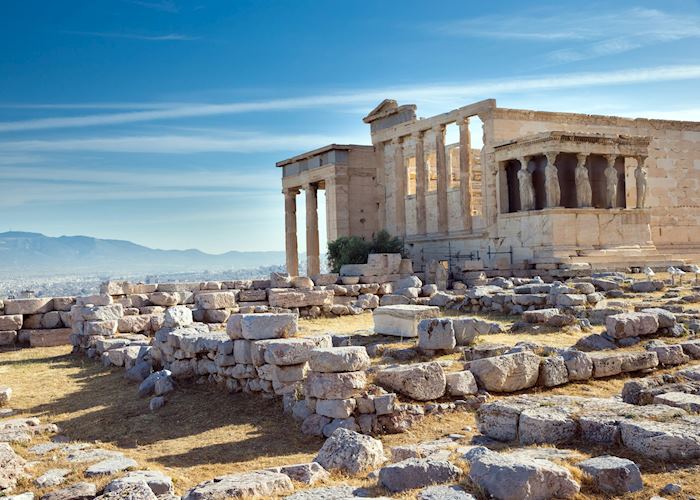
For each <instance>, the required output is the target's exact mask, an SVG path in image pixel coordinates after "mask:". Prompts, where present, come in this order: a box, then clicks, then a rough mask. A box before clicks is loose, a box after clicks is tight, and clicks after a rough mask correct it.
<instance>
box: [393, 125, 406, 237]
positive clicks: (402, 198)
mask: <svg viewBox="0 0 700 500" xmlns="http://www.w3.org/2000/svg"><path fill="white" fill-rule="evenodd" d="M392 144H393V145H394V181H395V182H396V189H395V190H394V193H395V194H394V201H395V202H396V205H395V218H396V236H399V237H402V236H405V235H406V185H407V182H406V163H405V162H404V156H403V140H402V138H401V137H399V138H397V139H394V140H393V141H392Z"/></svg>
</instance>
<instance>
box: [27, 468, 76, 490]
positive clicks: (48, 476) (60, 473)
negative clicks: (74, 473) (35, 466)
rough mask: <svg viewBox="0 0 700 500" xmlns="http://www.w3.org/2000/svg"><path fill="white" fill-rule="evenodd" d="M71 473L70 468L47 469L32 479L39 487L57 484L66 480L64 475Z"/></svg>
mask: <svg viewBox="0 0 700 500" xmlns="http://www.w3.org/2000/svg"><path fill="white" fill-rule="evenodd" d="M70 473H71V470H70V469H49V470H47V471H46V472H44V473H43V474H42V475H41V476H39V477H37V478H36V479H35V480H34V484H36V485H37V486H38V487H39V488H48V487H50V486H58V485H59V484H62V483H63V482H64V481H65V480H66V476H67V475H68V474H70Z"/></svg>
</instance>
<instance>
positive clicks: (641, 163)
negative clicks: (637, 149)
mask: <svg viewBox="0 0 700 500" xmlns="http://www.w3.org/2000/svg"><path fill="white" fill-rule="evenodd" d="M636 158H637V166H638V167H642V168H644V163H645V162H646V161H647V156H646V155H637V157H636Z"/></svg>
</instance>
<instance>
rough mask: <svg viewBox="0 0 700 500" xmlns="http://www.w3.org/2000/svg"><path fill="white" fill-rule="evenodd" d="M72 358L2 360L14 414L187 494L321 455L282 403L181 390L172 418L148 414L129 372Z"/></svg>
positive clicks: (165, 412)
mask: <svg viewBox="0 0 700 500" xmlns="http://www.w3.org/2000/svg"><path fill="white" fill-rule="evenodd" d="M69 352H70V348H67V347H56V348H44V349H24V350H18V351H10V352H4V353H0V380H2V383H3V384H6V385H8V386H10V387H12V388H13V399H12V407H13V408H15V409H17V410H18V412H19V415H21V416H30V415H31V416H39V417H42V418H43V419H46V421H50V422H53V423H56V424H57V425H58V426H59V427H60V428H61V429H62V430H63V434H64V435H66V436H68V437H69V438H70V439H71V440H75V441H87V442H92V441H96V442H100V446H101V447H104V448H108V449H118V450H121V451H123V452H124V453H125V454H127V455H128V456H130V457H131V458H133V459H135V460H136V461H137V462H138V463H139V466H143V467H145V468H153V469H160V470H163V471H164V472H166V473H167V474H169V475H170V476H172V477H173V480H174V481H175V484H176V487H177V489H178V490H179V491H182V490H184V489H186V488H188V487H190V486H192V485H194V484H196V483H198V482H201V481H203V480H207V479H211V478H213V477H215V476H217V475H221V474H227V473H233V472H240V471H245V470H253V469H260V468H264V467H270V466H275V465H282V464H289V463H298V462H304V461H309V460H310V459H312V458H313V457H314V456H315V454H316V453H317V451H318V449H319V447H320V445H321V441H320V440H319V439H318V438H312V437H308V436H304V435H303V434H301V433H300V432H299V431H298V425H297V424H296V422H294V421H293V420H292V419H291V418H290V417H287V416H286V415H283V414H282V411H281V407H280V406H281V405H280V402H279V400H272V399H264V398H262V397H254V396H250V395H246V394H234V395H229V394H228V393H226V392H225V391H223V390H222V389H220V388H217V387H212V386H209V385H198V386H195V385H188V386H184V387H181V388H179V389H178V390H177V391H176V392H175V393H174V394H172V396H171V397H170V398H169V402H168V404H167V405H166V406H165V407H164V408H162V409H161V410H159V411H157V412H150V411H149V410H148V400H147V399H139V398H138V397H137V396H136V386H135V385H134V384H131V383H128V382H127V381H125V380H124V379H123V378H122V373H123V371H122V370H120V369H115V370H108V369H105V368H103V367H102V366H101V365H99V364H97V363H94V362H92V361H89V360H85V359H83V358H80V357H77V356H73V355H71V354H69ZM37 442H40V441H37ZM33 444H35V443H33ZM21 451H22V450H20V452H21ZM25 456H26V458H28V459H31V460H35V459H36V457H35V456H29V455H25ZM59 465H60V464H59V463H52V464H51V467H55V466H59ZM41 472H43V471H41V470H37V471H36V473H37V474H36V475H38V474H40V473H41ZM36 492H37V493H41V492H38V491H36Z"/></svg>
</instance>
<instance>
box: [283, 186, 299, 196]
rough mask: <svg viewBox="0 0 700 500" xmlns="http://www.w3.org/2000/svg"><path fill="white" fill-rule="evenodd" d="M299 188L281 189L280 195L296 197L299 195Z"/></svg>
mask: <svg viewBox="0 0 700 500" xmlns="http://www.w3.org/2000/svg"><path fill="white" fill-rule="evenodd" d="M299 189H300V188H299V187H298V186H297V187H288V188H282V193H283V194H284V195H285V196H296V195H298V194H299Z"/></svg>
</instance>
